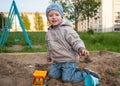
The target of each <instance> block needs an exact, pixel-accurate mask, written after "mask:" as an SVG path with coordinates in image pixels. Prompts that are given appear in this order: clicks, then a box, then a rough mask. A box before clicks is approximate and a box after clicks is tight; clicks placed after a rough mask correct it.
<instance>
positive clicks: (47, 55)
mask: <svg viewBox="0 0 120 86" xmlns="http://www.w3.org/2000/svg"><path fill="white" fill-rule="evenodd" d="M47 39H48V38H47V34H46V36H45V41H46V45H47V54H46V58H47V59H51V57H50V51H49V49H48V40H47Z"/></svg>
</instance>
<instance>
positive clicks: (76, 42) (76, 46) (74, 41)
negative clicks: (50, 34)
mask: <svg viewBox="0 0 120 86" xmlns="http://www.w3.org/2000/svg"><path fill="white" fill-rule="evenodd" d="M65 37H66V40H67V42H68V43H69V45H70V46H71V47H72V48H73V50H75V51H76V52H79V51H80V50H82V49H85V45H84V42H83V41H82V39H80V37H79V35H78V33H77V32H76V31H75V30H74V29H72V28H69V29H67V31H66V36H65Z"/></svg>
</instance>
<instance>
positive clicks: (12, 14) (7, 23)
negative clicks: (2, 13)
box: [0, 0, 32, 48]
mask: <svg viewBox="0 0 120 86" xmlns="http://www.w3.org/2000/svg"><path fill="white" fill-rule="evenodd" d="M15 16H17V17H18V20H19V23H20V26H21V28H22V32H23V35H24V37H25V40H26V43H27V45H28V46H29V47H30V48H32V44H31V42H30V40H29V37H28V34H27V32H26V30H25V27H24V24H23V22H22V19H21V17H20V14H19V11H18V9H17V6H16V3H15V1H14V0H13V2H12V4H11V7H10V11H9V13H8V17H7V18H6V21H5V25H4V28H3V30H2V34H1V37H0V46H2V47H3V46H4V45H5V43H6V42H7V40H8V35H9V32H10V29H11V26H12V22H13V19H14V17H15ZM16 37H17V36H16ZM14 41H18V39H17V38H16V39H15V40H14Z"/></svg>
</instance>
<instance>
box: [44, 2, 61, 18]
mask: <svg viewBox="0 0 120 86" xmlns="http://www.w3.org/2000/svg"><path fill="white" fill-rule="evenodd" d="M51 10H57V11H58V12H59V13H60V14H61V16H62V17H63V8H62V6H61V5H59V4H56V3H52V4H50V5H49V6H48V7H47V9H46V17H48V13H49V12H50V11H51Z"/></svg>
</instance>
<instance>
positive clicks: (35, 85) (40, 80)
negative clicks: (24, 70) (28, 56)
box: [32, 70, 47, 86]
mask: <svg viewBox="0 0 120 86" xmlns="http://www.w3.org/2000/svg"><path fill="white" fill-rule="evenodd" d="M46 74H47V71H40V70H36V71H35V72H34V74H33V76H34V78H33V81H32V86H46V84H45V77H46Z"/></svg>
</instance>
